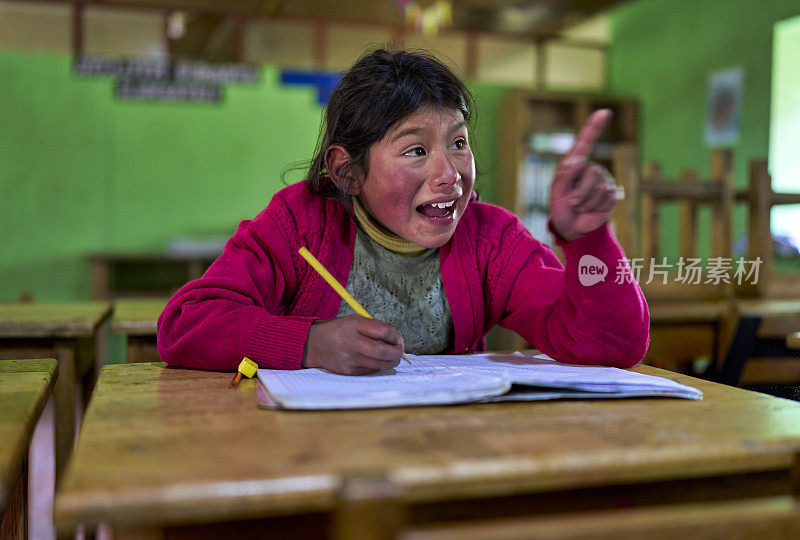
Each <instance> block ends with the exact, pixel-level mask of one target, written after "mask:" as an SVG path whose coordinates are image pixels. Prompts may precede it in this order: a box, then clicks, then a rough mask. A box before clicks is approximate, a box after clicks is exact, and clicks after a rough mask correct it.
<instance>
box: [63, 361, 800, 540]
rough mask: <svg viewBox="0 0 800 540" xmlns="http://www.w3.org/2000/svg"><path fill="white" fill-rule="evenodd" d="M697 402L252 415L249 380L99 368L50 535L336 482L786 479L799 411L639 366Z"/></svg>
mask: <svg viewBox="0 0 800 540" xmlns="http://www.w3.org/2000/svg"><path fill="white" fill-rule="evenodd" d="M636 370H637V371H641V372H644V373H650V374H657V375H661V376H664V377H668V378H671V379H675V380H678V381H680V382H683V383H688V384H691V385H693V386H696V387H698V388H700V389H701V390H702V391H703V392H704V393H705V398H704V399H703V400H702V401H689V400H682V399H653V398H651V399H620V400H595V401H590V400H577V401H558V402H540V403H502V404H480V405H458V406H447V407H418V408H394V409H383V410H365V411H327V412H298V411H275V410H271V411H268V410H260V409H258V408H257V407H256V396H255V390H256V388H255V381H253V380H245V381H243V383H242V384H241V385H240V387H239V389H237V390H234V389H231V388H230V387H229V383H230V378H231V375H230V373H219V372H203V371H194V370H181V369H171V368H166V367H165V365H164V364H162V363H145V364H125V365H108V366H105V367H104V368H103V371H102V372H101V374H100V378H99V381H98V383H97V386H96V388H95V393H94V397H93V398H92V402H91V403H90V405H89V409H88V412H87V414H86V417H85V420H84V425H83V430H82V432H81V438H80V441H79V444H78V448H77V450H76V452H75V455H74V457H73V460H72V462H71V463H70V466H69V469H68V470H67V473H66V476H65V477H64V479H63V482H62V483H61V485H60V488H59V490H58V493H57V494H56V503H55V511H56V526H57V528H58V529H59V530H63V531H68V530H72V528H73V527H74V526H75V525H76V524H78V523H87V524H89V525H92V524H96V523H98V522H107V523H110V524H112V526H113V525H116V526H139V527H141V526H158V525H162V524H167V523H175V522H208V521H224V520H232V519H246V518H251V517H264V516H265V514H269V513H275V514H282V513H296V512H307V511H319V510H322V511H326V510H330V509H331V508H332V505H333V504H334V496H335V491H336V489H337V487H338V485H339V482H340V479H341V478H342V475H348V474H359V473H362V472H365V471H366V472H370V471H371V472H374V471H385V472H386V473H387V474H388V476H389V478H390V479H391V480H393V481H394V482H395V483H396V484H397V485H398V486H399V488H400V489H401V493H402V496H403V498H404V499H405V500H407V501H414V502H426V501H428V502H430V501H434V500H441V499H445V498H449V497H455V498H460V497H468V496H476V497H477V496H494V495H497V494H502V493H505V494H509V493H514V492H519V491H520V490H529V491H547V490H555V489H566V488H581V487H590V486H598V485H608V484H613V483H628V482H643V481H656V480H665V479H678V478H693V477H704V476H710V475H714V474H733V473H744V472H749V471H770V470H785V469H788V468H789V467H791V466H792V464H793V463H794V460H795V456H796V454H797V452H798V451H799V450H800V403H796V402H792V401H787V400H782V399H778V398H773V397H770V396H766V395H763V394H757V393H754V392H749V391H746V390H741V389H737V388H732V387H727V386H723V385H719V384H715V383H711V382H707V381H702V380H698V379H693V378H691V377H687V376H684V375H680V374H677V373H672V372H668V371H663V370H659V369H656V368H653V367H650V366H640V367H638V368H636Z"/></svg>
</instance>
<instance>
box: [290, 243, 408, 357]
mask: <svg viewBox="0 0 800 540" xmlns="http://www.w3.org/2000/svg"><path fill="white" fill-rule="evenodd" d="M297 252H298V253H299V254H300V256H301V257H303V258H304V259H305V260H306V261H308V264H310V265H311V268H313V269H314V270H316V271H317V273H318V274H319V275H320V276H322V279H324V280H325V281H327V282H328V285H330V286H331V287H333V290H334V291H336V292H337V293H339V296H341V297H342V299H343V300H344V301H345V302H347V303H348V305H349V306H350V307H351V308H353V310H354V311H355V312H356V313H358V314H359V315H361V316H362V317H366V318H367V319H371V318H372V315H370V314H369V313H367V310H366V309H364V308H363V307H361V304H359V303H358V302H356V299H355V298H353V297H352V296H351V295H350V293H349V292H347V289H345V288H344V287H342V284H341V283H339V282H338V281H337V280H336V278H335V277H333V276H332V275H331V273H330V272H328V270H327V269H326V268H325V267H324V266H322V263H321V262H319V261H318V260H317V258H316V257H314V256H313V255H312V254H311V252H310V251H308V250H307V249H306V248H305V247H301V248H300V249H299V250H297ZM401 356H402V357H403V360H405V361H406V362H408V363H409V364H410V363H411V360H409V359H408V357H407V356H406V353H402V354H401Z"/></svg>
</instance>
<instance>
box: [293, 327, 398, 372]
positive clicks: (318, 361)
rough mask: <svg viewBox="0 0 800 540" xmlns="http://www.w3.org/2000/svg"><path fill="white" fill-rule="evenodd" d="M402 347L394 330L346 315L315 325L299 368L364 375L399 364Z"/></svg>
mask: <svg viewBox="0 0 800 540" xmlns="http://www.w3.org/2000/svg"><path fill="white" fill-rule="evenodd" d="M404 346H405V343H404V342H403V338H401V337H400V334H398V333H397V330H396V329H395V328H394V327H393V326H390V325H388V324H386V323H384V322H381V321H379V320H376V319H367V318H366V317H362V316H361V315H349V316H347V317H338V318H336V319H329V320H326V321H316V322H314V324H312V325H311V328H310V329H309V332H308V340H307V341H306V346H305V349H304V350H303V361H302V366H303V367H304V368H320V369H327V370H328V371H333V372H334V373H341V374H342V375H366V374H369V373H374V372H376V371H381V370H384V369H390V368H393V367H395V366H396V365H397V364H399V363H400V355H401V354H403V348H404Z"/></svg>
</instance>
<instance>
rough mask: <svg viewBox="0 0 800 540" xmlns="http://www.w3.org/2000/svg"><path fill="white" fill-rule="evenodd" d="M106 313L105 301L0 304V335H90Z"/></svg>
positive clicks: (108, 308) (70, 336) (54, 336)
mask: <svg viewBox="0 0 800 540" xmlns="http://www.w3.org/2000/svg"><path fill="white" fill-rule="evenodd" d="M110 314H111V304H110V303H108V302H70V303H62V304H0V338H76V337H91V336H92V335H94V332H95V330H97V327H98V326H100V324H102V322H103V321H104V320H105V319H106V318H107V317H108V316H109V315H110Z"/></svg>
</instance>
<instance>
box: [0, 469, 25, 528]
mask: <svg viewBox="0 0 800 540" xmlns="http://www.w3.org/2000/svg"><path fill="white" fill-rule="evenodd" d="M27 503H28V466H27V464H25V465H23V466H22V474H20V475H19V481H18V482H17V487H16V488H14V491H13V492H12V493H11V498H10V499H9V501H8V506H6V511H5V513H4V514H3V515H2V516H0V518H2V523H0V538H3V539H4V540H5V539H8V540H16V539H19V540H22V539H24V538H27V537H28V512H27Z"/></svg>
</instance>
